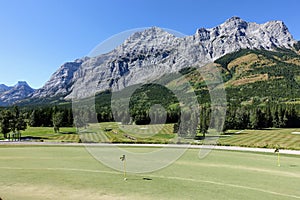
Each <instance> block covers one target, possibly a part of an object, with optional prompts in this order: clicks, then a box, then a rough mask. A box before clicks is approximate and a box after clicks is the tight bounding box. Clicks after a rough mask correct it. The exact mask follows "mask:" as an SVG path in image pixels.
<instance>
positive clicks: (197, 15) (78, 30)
mask: <svg viewBox="0 0 300 200" xmlns="http://www.w3.org/2000/svg"><path fill="white" fill-rule="evenodd" d="M299 7H300V2H299V1H298V0H285V1H283V0H281V1H279V0H251V1H238V0H236V1H235V0H231V1H230V0H223V1H221V0H220V1H217V0H181V1H179V0H107V1H104V0H103V1H101V0H95V1H92V0H0V83H4V84H6V85H14V84H15V83H16V82H17V81H18V80H25V81H27V82H28V83H29V84H30V85H31V86H32V87H34V88H39V87H41V86H42V85H43V84H44V83H45V82H46V81H47V80H48V79H49V77H50V76H51V74H52V73H53V72H55V71H56V70H57V69H58V68H59V66H60V65H62V64H63V63H64V62H66V61H72V60H74V59H76V58H80V57H83V56H85V55H87V54H88V53H89V52H90V51H91V50H92V49H93V48H94V47H96V46H97V45H98V44H99V43H100V42H102V41H103V40H105V39H107V38H109V37H110V36H112V35H114V34H117V33H119V32H122V31H125V30H128V29H133V28H139V27H150V26H159V27H164V28H169V29H174V30H176V31H179V32H182V33H184V34H187V35H191V34H194V33H195V31H196V29H197V28H200V27H207V28H210V27H214V26H216V25H218V24H220V23H223V22H224V21H225V20H226V19H228V18H230V17H232V16H239V17H241V18H243V19H244V20H246V21H251V22H258V23H264V22H266V21H269V20H282V21H284V22H285V24H286V25H287V26H288V27H289V30H290V32H291V33H292V34H293V35H294V38H295V39H297V40H300V26H299V23H300V22H299V19H300V12H299Z"/></svg>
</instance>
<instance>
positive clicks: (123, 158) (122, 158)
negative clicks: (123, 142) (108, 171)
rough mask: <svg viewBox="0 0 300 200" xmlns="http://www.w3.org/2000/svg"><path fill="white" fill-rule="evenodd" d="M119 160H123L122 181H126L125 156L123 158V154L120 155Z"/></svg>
mask: <svg viewBox="0 0 300 200" xmlns="http://www.w3.org/2000/svg"><path fill="white" fill-rule="evenodd" d="M120 160H121V161H122V162H123V170H124V181H126V180H127V178H126V158H125V155H123V156H121V157H120Z"/></svg>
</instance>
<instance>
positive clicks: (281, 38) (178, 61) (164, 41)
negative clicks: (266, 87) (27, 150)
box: [28, 17, 298, 99]
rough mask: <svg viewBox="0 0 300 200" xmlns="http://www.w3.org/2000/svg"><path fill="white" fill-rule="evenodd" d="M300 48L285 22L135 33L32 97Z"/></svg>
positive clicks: (69, 68)
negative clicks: (244, 52)
mask: <svg viewBox="0 0 300 200" xmlns="http://www.w3.org/2000/svg"><path fill="white" fill-rule="evenodd" d="M296 44H298V43H297V41H296V40H294V39H293V36H292V35H291V34H290V33H289V31H288V28H287V27H286V25H285V24H284V23H283V22H282V21H269V22H266V23H263V24H257V23H255V22H246V21H244V20H242V19H241V18H239V17H232V18H230V19H228V20H226V21H225V22H224V23H222V24H220V25H218V26H216V27H213V28H207V29H206V28H200V29H197V30H196V33H195V34H194V35H190V36H185V37H176V36H174V35H173V34H170V33H168V32H167V31H165V30H163V29H161V28H159V27H152V28H149V29H145V30H144V31H139V32H135V33H133V34H132V35H131V36H130V37H129V38H127V39H126V40H125V41H124V43H122V44H121V45H119V46H118V47H116V48H115V49H114V50H112V51H111V52H108V53H106V54H102V55H99V56H95V57H83V58H81V59H76V60H75V61H73V62H67V63H65V64H63V65H62V66H61V67H60V68H59V69H58V70H57V71H56V72H55V73H54V74H52V76H51V77H50V79H49V80H48V81H47V82H46V83H45V85H44V86H43V87H42V88H40V89H37V90H35V91H33V93H31V94H29V95H28V97H29V98H35V99H38V98H41V99H42V98H52V97H55V96H59V97H65V98H66V99H71V98H74V97H76V96H77V97H80V96H86V95H93V94H94V93H95V92H99V91H104V90H107V89H111V90H113V91H118V90H122V89H123V88H125V87H128V86H131V85H135V84H139V83H144V82H147V81H151V80H155V79H157V78H159V77H160V76H162V75H163V74H166V73H170V72H176V71H179V70H181V69H183V68H185V67H190V66H199V67H200V66H202V65H205V64H207V63H210V62H213V61H215V60H217V59H219V58H221V57H222V56H224V55H227V54H229V53H232V52H236V51H239V50H240V49H263V50H268V51H276V49H278V48H285V49H291V50H297V49H296V47H295V45H296ZM86 88H92V89H91V91H86Z"/></svg>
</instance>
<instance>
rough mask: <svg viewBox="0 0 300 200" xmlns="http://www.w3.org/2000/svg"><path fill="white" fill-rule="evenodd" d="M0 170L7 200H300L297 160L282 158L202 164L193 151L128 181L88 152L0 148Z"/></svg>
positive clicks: (225, 158)
mask: <svg viewBox="0 0 300 200" xmlns="http://www.w3.org/2000/svg"><path fill="white" fill-rule="evenodd" d="M102 148H103V147H102ZM127 148H128V150H130V151H135V150H137V151H141V150H140V149H137V148H129V147H127ZM145 150H147V149H146V148H144V149H143V151H145ZM116 159H117V160H119V157H118V158H116ZM127 162H130V160H128V161H127ZM120 165H122V163H121V161H120ZM0 170H1V172H0V173H1V175H0V197H1V198H3V199H4V200H9V199H12V200H14V199H22V200H37V199H43V200H44V199H62V200H64V199H72V200H74V199H86V200H89V199H92V200H93V199H142V200H143V199H209V200H214V199H216V200H219V199H230V200H234V199H237V200H243V199H245V200H251V199H254V200H257V199H264V200H269V199H270V200H288V199H300V190H299V188H300V157H299V156H286V155H282V156H281V167H278V166H277V161H276V155H274V154H258V153H249V152H248V153H246V152H231V151H230V152H229V151H212V152H211V153H210V154H209V156H207V157H206V158H204V159H201V160H200V159H199V158H198V150H195V149H189V150H187V152H186V153H185V154H184V155H183V156H182V157H181V158H180V159H178V160H177V161H176V162H174V163H173V164H172V165H170V166H169V167H166V168H164V169H161V170H159V171H156V172H152V173H148V174H128V180H127V181H124V180H123V174H122V172H118V171H114V170H112V169H110V168H108V167H106V166H104V165H103V164H101V163H100V162H98V161H97V160H95V159H94V158H93V157H92V156H91V155H90V154H88V152H87V151H86V149H85V148H84V147H63V146H59V147H58V146H47V147H46V146H42V147H41V146H38V147H37V146H0ZM143 177H146V178H148V179H151V180H143Z"/></svg>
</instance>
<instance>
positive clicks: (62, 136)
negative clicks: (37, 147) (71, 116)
mask: <svg viewBox="0 0 300 200" xmlns="http://www.w3.org/2000/svg"><path fill="white" fill-rule="evenodd" d="M22 138H23V139H26V138H28V139H31V140H33V141H57V142H78V141H79V135H78V134H77V133H76V129H75V128H74V127H62V128H60V131H59V132H58V133H55V132H54V131H53V127H28V128H27V129H26V130H25V131H22Z"/></svg>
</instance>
